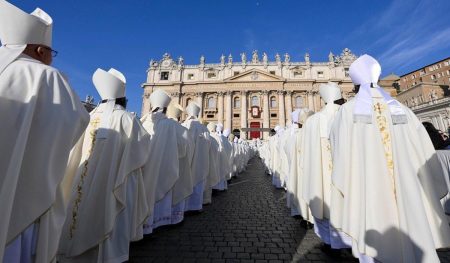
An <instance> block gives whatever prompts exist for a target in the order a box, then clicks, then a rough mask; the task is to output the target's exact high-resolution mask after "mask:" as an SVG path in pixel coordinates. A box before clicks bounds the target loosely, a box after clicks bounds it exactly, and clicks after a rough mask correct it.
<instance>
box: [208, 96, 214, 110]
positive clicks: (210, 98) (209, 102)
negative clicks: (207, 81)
mask: <svg viewBox="0 0 450 263" xmlns="http://www.w3.org/2000/svg"><path fill="white" fill-rule="evenodd" d="M215 107H216V99H214V98H213V97H209V98H208V109H213V108H215Z"/></svg>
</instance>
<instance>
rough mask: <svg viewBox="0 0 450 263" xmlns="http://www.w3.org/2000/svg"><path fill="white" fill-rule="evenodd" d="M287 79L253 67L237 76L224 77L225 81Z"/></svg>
mask: <svg viewBox="0 0 450 263" xmlns="http://www.w3.org/2000/svg"><path fill="white" fill-rule="evenodd" d="M284 80H285V79H284V78H282V77H279V76H275V75H273V74H270V73H268V72H265V71H262V70H258V69H251V70H248V71H245V72H242V73H240V74H238V75H236V76H233V77H229V78H227V79H224V81H225V82H247V81H248V82H255V81H284Z"/></svg>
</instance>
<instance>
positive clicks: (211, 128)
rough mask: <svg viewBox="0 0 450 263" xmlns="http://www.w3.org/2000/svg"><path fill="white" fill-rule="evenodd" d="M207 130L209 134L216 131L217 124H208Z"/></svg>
mask: <svg viewBox="0 0 450 263" xmlns="http://www.w3.org/2000/svg"><path fill="white" fill-rule="evenodd" d="M206 128H207V129H208V131H209V132H211V133H212V132H214V131H215V130H216V124H215V123H214V122H210V123H208V125H207V126H206Z"/></svg>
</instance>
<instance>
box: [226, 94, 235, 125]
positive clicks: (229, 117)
mask: <svg viewBox="0 0 450 263" xmlns="http://www.w3.org/2000/svg"><path fill="white" fill-rule="evenodd" d="M232 100H233V92H232V91H230V90H229V91H227V92H226V101H225V103H226V113H227V116H226V118H225V125H224V126H225V129H230V131H233V129H232V128H233V126H232V125H233V122H232V118H233V107H232V105H231V104H232V103H233V101H232Z"/></svg>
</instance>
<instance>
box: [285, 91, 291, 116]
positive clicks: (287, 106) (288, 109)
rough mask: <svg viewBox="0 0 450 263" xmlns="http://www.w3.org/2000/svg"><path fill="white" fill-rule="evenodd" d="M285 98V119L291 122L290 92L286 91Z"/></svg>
mask: <svg viewBox="0 0 450 263" xmlns="http://www.w3.org/2000/svg"><path fill="white" fill-rule="evenodd" d="M286 98H287V105H286V108H287V116H288V117H287V119H288V121H289V122H292V120H291V112H292V91H289V90H288V91H286Z"/></svg>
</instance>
